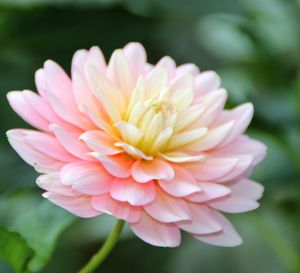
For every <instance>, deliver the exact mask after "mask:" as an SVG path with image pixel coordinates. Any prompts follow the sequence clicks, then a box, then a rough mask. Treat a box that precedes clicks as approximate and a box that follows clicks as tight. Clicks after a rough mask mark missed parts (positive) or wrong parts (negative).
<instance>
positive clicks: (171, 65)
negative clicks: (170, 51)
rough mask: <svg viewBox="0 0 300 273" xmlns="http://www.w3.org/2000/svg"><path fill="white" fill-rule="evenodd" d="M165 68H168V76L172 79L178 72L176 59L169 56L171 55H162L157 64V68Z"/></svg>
mask: <svg viewBox="0 0 300 273" xmlns="http://www.w3.org/2000/svg"><path fill="white" fill-rule="evenodd" d="M156 68H164V69H166V71H167V73H168V78H169V79H171V78H172V77H173V76H174V75H175V72H176V63H175V61H174V60H173V59H172V58H171V57H169V56H165V57H162V58H161V59H160V60H159V61H158V63H157V64H156V65H155V68H154V69H156Z"/></svg>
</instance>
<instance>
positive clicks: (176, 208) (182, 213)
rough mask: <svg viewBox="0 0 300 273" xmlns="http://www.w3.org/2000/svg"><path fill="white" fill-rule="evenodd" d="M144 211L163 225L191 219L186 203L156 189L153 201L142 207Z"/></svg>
mask: <svg viewBox="0 0 300 273" xmlns="http://www.w3.org/2000/svg"><path fill="white" fill-rule="evenodd" d="M170 183H172V182H170ZM144 209H145V211H146V212H147V213H148V214H149V215H150V216H151V217H153V218H154V219H156V220H157V221H160V222H164V223H173V222H179V221H186V220H190V219H191V214H190V211H189V208H188V206H187V203H186V202H185V201H184V200H183V199H182V198H176V197H172V196H170V195H168V194H166V193H164V192H162V191H161V190H158V189H157V191H156V199H155V201H154V202H152V203H151V204H148V205H146V206H144Z"/></svg>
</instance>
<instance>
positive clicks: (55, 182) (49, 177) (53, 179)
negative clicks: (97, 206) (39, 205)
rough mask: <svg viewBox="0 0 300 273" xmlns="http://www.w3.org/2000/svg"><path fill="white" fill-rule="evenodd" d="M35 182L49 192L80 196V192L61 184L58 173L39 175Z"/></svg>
mask: <svg viewBox="0 0 300 273" xmlns="http://www.w3.org/2000/svg"><path fill="white" fill-rule="evenodd" d="M36 183H37V185H38V186H39V187H40V188H42V189H43V190H46V191H49V192H53V193H57V194H62V195H65V196H80V193H78V192H76V191H73V189H72V187H70V186H66V185H63V184H62V183H61V182H60V180H59V174H58V173H49V174H43V175H40V176H39V177H38V178H37V180H36Z"/></svg>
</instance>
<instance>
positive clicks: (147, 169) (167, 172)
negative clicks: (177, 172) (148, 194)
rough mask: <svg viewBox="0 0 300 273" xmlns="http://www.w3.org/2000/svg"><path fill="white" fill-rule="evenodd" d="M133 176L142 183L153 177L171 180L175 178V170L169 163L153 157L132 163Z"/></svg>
mask: <svg viewBox="0 0 300 273" xmlns="http://www.w3.org/2000/svg"><path fill="white" fill-rule="evenodd" d="M131 171H132V177H133V178H134V179H135V180H136V181H138V182H141V183H145V182H148V181H150V180H152V179H164V180H167V181H171V180H172V179H173V178H174V170H173V168H172V167H171V165H169V164H168V163H166V162H164V161H162V160H160V159H153V160H151V161H145V160H139V161H136V162H135V163H134V164H133V165H132V169H131Z"/></svg>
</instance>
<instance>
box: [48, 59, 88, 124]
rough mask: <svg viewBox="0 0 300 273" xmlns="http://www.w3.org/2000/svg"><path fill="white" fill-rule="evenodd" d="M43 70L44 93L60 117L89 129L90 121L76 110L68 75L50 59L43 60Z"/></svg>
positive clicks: (76, 106)
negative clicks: (45, 89)
mask: <svg viewBox="0 0 300 273" xmlns="http://www.w3.org/2000/svg"><path fill="white" fill-rule="evenodd" d="M44 71H45V81H46V88H47V91H46V93H45V95H46V97H47V99H48V101H49V102H50V104H51V106H52V108H53V110H54V111H55V112H56V113H57V115H58V116H60V117H61V118H62V119H64V120H66V121H68V122H70V123H72V124H74V125H76V126H79V127H80V128H82V129H90V128H91V127H92V125H91V123H90V122H89V120H88V119H86V118H85V117H84V116H83V115H82V114H81V113H80V112H79V110H78V105H77V104H76V102H75V99H74V96H73V92H72V82H71V80H70V78H69V77H68V75H67V74H66V73H65V72H64V70H63V69H62V68H61V67H60V66H59V65H58V64H56V63H55V62H53V61H51V60H48V61H46V62H45V64H44Z"/></svg>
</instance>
